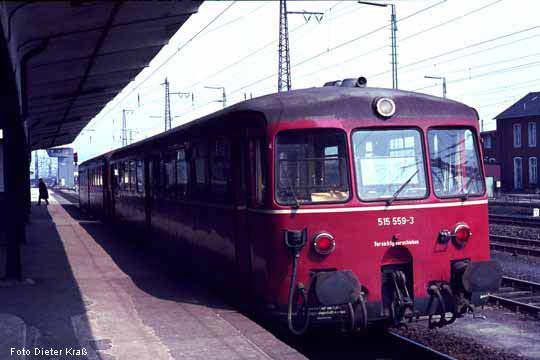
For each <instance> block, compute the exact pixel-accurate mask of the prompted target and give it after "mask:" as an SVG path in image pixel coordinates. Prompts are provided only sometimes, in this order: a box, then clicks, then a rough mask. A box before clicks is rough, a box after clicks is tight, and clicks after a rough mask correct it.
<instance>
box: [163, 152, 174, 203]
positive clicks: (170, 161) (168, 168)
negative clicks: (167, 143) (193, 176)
mask: <svg viewBox="0 0 540 360" xmlns="http://www.w3.org/2000/svg"><path fill="white" fill-rule="evenodd" d="M175 155H176V154H175V153H174V152H169V153H167V162H166V164H165V173H166V181H167V182H166V186H165V190H166V191H167V193H168V195H169V197H174V189H175V187H176V156H175Z"/></svg>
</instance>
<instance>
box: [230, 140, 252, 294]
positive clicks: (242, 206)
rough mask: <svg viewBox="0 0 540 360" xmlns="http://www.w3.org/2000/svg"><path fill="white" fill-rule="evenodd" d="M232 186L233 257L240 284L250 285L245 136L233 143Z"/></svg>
mask: <svg viewBox="0 0 540 360" xmlns="http://www.w3.org/2000/svg"><path fill="white" fill-rule="evenodd" d="M233 144H235V145H234V148H233V163H234V164H236V165H235V166H234V167H233V169H234V170H233V171H234V172H233V176H234V180H233V186H234V190H235V191H234V193H235V199H234V204H235V208H236V224H235V226H236V229H235V238H236V241H235V255H236V268H237V269H238V274H239V276H240V279H239V280H240V281H239V282H238V283H241V284H251V243H250V241H249V231H248V228H247V225H248V222H247V217H248V214H247V208H248V184H249V171H248V168H249V163H248V150H249V147H248V139H247V137H246V136H242V137H239V138H238V139H237V140H236V141H233Z"/></svg>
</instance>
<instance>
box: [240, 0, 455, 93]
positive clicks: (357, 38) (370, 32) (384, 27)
mask: <svg viewBox="0 0 540 360" xmlns="http://www.w3.org/2000/svg"><path fill="white" fill-rule="evenodd" d="M447 1H448V0H442V1H439V2H437V3H435V4H433V5H430V6H427V7H425V8H422V9H420V10H418V11H416V12H414V13H412V14H410V15H407V16H405V17H403V18H401V19H399V20H398V23H399V22H403V21H405V20H407V19H410V18H412V17H414V16H416V15H419V14H421V13H423V12H425V11H428V10H431V9H433V8H434V7H436V6H439V5H441V4H443V3H446V2H447ZM388 26H389V25H384V26H380V27H378V28H375V29H373V30H371V31H369V32H367V33H364V34H362V35H360V36H357V37H355V38H352V39H349V40H347V41H345V42H342V43H340V44H338V45H335V46H333V47H331V48H329V49H326V50H324V51H322V52H319V53H317V54H315V55H312V56H310V57H308V58H306V59H303V60H301V61H299V62H297V63H294V64H291V69H292V68H294V67H297V66H301V65H303V64H306V63H308V62H311V61H313V60H315V59H317V58H319V57H321V56H324V55H327V54H329V53H330V52H332V51H335V50H337V49H340V48H342V47H344V46H348V45H350V44H352V43H354V42H356V41H358V40H361V39H364V38H367V37H369V36H371V35H373V34H375V33H377V32H379V31H382V30H384V29H386V28H388ZM274 76H277V73H272V74H270V75H267V76H265V77H263V78H260V79H257V80H255V81H253V82H251V83H249V84H246V85H243V86H241V87H239V88H237V89H235V90H233V91H231V92H230V94H234V93H236V92H239V91H242V90H244V89H246V88H249V87H251V86H253V85H256V84H258V83H261V82H263V81H266V80H268V79H271V78H273V77H274Z"/></svg>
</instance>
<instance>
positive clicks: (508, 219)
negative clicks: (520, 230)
mask: <svg viewBox="0 0 540 360" xmlns="http://www.w3.org/2000/svg"><path fill="white" fill-rule="evenodd" d="M489 222H490V223H494V224H503V225H518V226H531V227H540V218H534V217H531V216H516V215H495V214H490V215H489Z"/></svg>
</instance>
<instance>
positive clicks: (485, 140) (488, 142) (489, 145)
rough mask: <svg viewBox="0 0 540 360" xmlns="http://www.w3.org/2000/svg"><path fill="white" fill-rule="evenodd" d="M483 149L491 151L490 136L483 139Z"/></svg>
mask: <svg viewBox="0 0 540 360" xmlns="http://www.w3.org/2000/svg"><path fill="white" fill-rule="evenodd" d="M484 149H491V135H486V136H485V137H484Z"/></svg>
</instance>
